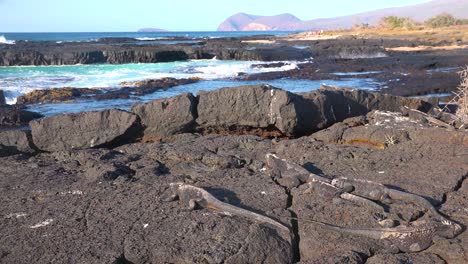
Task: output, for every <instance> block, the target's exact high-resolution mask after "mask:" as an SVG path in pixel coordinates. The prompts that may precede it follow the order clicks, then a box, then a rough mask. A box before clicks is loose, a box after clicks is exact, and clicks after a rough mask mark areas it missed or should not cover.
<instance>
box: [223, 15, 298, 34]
mask: <svg viewBox="0 0 468 264" xmlns="http://www.w3.org/2000/svg"><path fill="white" fill-rule="evenodd" d="M298 23H302V20H300V19H299V18H297V17H295V16H293V15H291V14H280V15H276V16H255V15H249V14H245V13H237V14H235V15H233V16H230V17H229V18H228V19H226V20H225V21H224V22H223V23H221V25H219V27H218V31H251V30H294V28H295V27H297V26H296V24H298Z"/></svg>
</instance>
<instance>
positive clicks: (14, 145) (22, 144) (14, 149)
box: [0, 130, 35, 157]
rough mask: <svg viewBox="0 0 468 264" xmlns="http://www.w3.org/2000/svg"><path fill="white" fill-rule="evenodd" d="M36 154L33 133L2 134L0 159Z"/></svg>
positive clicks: (22, 131) (6, 132) (7, 132)
mask: <svg viewBox="0 0 468 264" xmlns="http://www.w3.org/2000/svg"><path fill="white" fill-rule="evenodd" d="M34 152H35V149H34V146H33V144H32V137H31V131H26V130H8V131H2V132H0V157H5V156H10V155H15V154H19V153H34Z"/></svg>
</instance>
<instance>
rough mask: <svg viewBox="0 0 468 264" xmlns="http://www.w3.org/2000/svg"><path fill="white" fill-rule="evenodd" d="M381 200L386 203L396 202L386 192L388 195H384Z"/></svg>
mask: <svg viewBox="0 0 468 264" xmlns="http://www.w3.org/2000/svg"><path fill="white" fill-rule="evenodd" d="M381 202H382V203H384V204H392V203H394V202H395V201H394V200H393V199H392V198H391V197H390V196H389V195H388V194H386V195H384V196H383V197H382V200H381Z"/></svg>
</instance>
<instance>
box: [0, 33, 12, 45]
mask: <svg viewBox="0 0 468 264" xmlns="http://www.w3.org/2000/svg"><path fill="white" fill-rule="evenodd" d="M0 44H10V45H13V44H15V41H14V40H8V39H6V38H5V36H4V35H0Z"/></svg>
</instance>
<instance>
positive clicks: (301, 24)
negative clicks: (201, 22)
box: [218, 0, 468, 31]
mask: <svg viewBox="0 0 468 264" xmlns="http://www.w3.org/2000/svg"><path fill="white" fill-rule="evenodd" d="M441 13H449V14H452V15H454V16H455V17H458V18H468V0H433V1H428V2H427V3H423V4H417V5H411V6H404V7H394V8H386V9H380V10H375V11H370V12H364V13H359V14H354V15H349V16H341V17H334V18H321V19H314V20H308V21H302V20H300V19H298V18H297V17H295V16H293V15H291V14H281V15H277V16H256V15H249V14H245V13H238V14H236V15H234V16H231V17H229V18H228V19H226V20H225V21H224V22H223V23H222V24H221V25H220V26H219V27H218V30H219V31H243V30H311V29H312V30H316V29H340V28H341V29H345V28H351V27H352V26H353V25H355V24H363V23H368V24H370V25H375V24H377V22H378V21H379V20H380V19H381V18H382V17H385V16H401V17H411V18H413V19H414V20H416V21H420V22H422V21H424V20H426V19H428V18H430V17H433V16H436V15H439V14H441Z"/></svg>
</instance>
